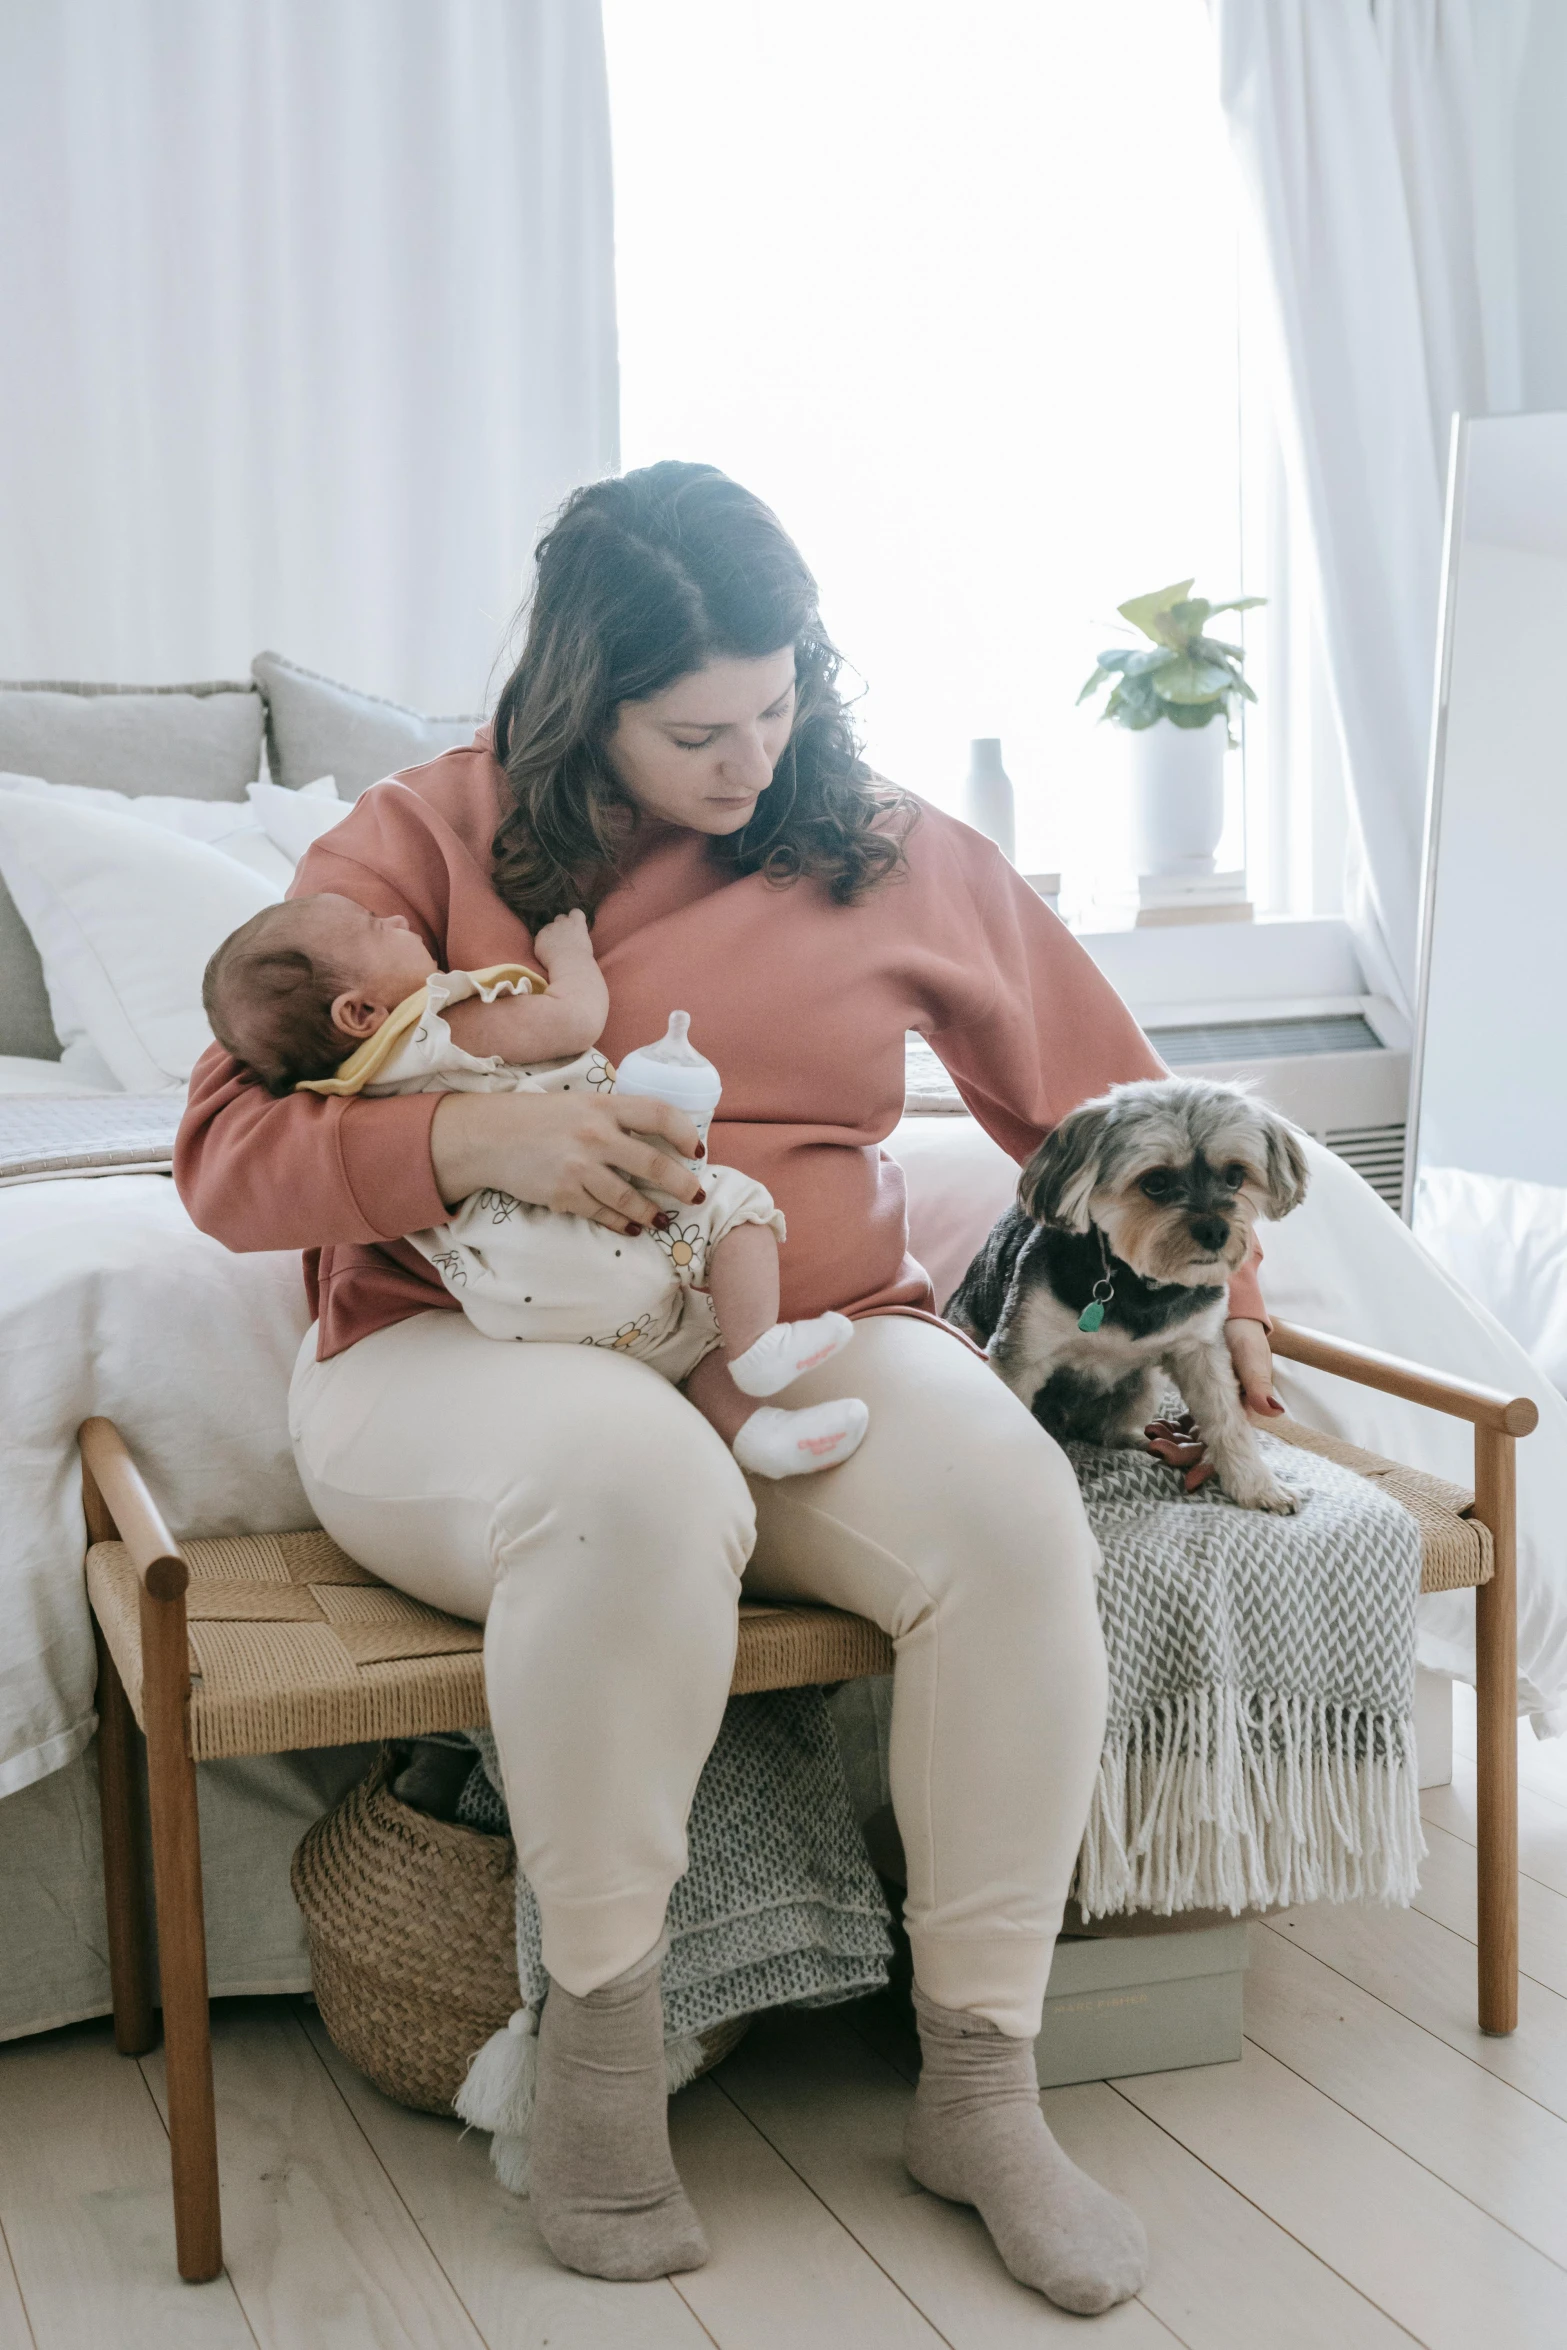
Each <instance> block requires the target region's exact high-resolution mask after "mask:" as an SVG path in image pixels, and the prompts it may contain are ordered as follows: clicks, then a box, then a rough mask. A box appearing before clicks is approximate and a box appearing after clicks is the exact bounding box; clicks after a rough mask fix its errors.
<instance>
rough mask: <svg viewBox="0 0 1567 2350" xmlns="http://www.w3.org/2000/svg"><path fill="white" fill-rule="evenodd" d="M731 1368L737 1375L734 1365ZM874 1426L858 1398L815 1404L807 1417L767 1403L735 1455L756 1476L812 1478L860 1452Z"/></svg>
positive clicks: (749, 1422) (739, 1438)
mask: <svg viewBox="0 0 1567 2350" xmlns="http://www.w3.org/2000/svg"><path fill="white" fill-rule="evenodd" d="M729 1368H730V1370H731V1371H733V1369H734V1365H733V1363H731V1364H730V1366H729ZM869 1424H870V1413H869V1412H868V1411H867V1410H866V1408H865V1406H864V1404H862V1403H861V1401H860V1399H859V1397H858V1396H857V1395H846V1396H843V1397H841V1398H840V1399H839V1400H838V1401H837V1402H835V1403H817V1404H812V1405H811V1406H810V1408H809V1410H808V1411H803V1412H784V1411H780V1410H778V1409H777V1407H776V1406H775V1405H773V1404H765V1403H764V1404H763V1405H762V1406H761V1408H760V1410H758V1411H754V1412H753V1413H752V1414H751V1417H750V1418H749V1419H748V1420H747V1421H746V1423H745V1425H744V1427H743V1428H742V1429H741V1431H740V1433H739V1435H738V1436H737V1437H736V1438H735V1440H734V1445H733V1451H734V1456H735V1459H736V1460H737V1461H738V1462H739V1463H740V1466H741V1468H742V1469H744V1470H745V1472H746V1474H747V1476H750V1477H809V1476H811V1475H813V1474H814V1473H815V1471H816V1470H818V1469H833V1468H836V1467H837V1465H838V1463H839V1462H840V1461H846V1460H847V1459H848V1457H849V1455H850V1453H852V1452H857V1451H858V1450H859V1447H860V1439H861V1438H862V1437H863V1436H864V1434H865V1431H866V1428H867V1427H868V1426H869Z"/></svg>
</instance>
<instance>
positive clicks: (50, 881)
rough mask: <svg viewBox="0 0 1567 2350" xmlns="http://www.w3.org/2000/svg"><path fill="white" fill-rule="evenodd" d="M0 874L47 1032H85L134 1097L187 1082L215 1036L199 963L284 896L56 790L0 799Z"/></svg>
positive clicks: (208, 854) (221, 859)
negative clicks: (50, 1017)
mask: <svg viewBox="0 0 1567 2350" xmlns="http://www.w3.org/2000/svg"><path fill="white" fill-rule="evenodd" d="M188 804H189V805H192V806H199V805H202V804H203V803H200V802H191V803H188ZM205 804H206V805H208V806H210V805H211V804H212V803H210V802H208V803H205ZM0 874H3V875H4V876H5V881H6V886H7V887H8V888H9V890H10V892H11V895H12V897H13V898H14V899H15V900H16V906H17V911H18V913H19V914H20V915H21V917H22V920H23V921H24V922H25V923H26V924H27V927H28V929H29V930H30V931H31V932H32V935H33V943H34V944H35V945H36V947H37V949H38V953H39V956H40V958H41V960H42V962H43V967H44V983H45V985H46V986H47V988H48V990H49V1002H50V1007H51V1009H52V1010H53V1012H54V1018H55V1026H56V1028H57V1029H59V1030H60V1032H61V1035H62V1038H63V1037H64V1035H65V1029H66V1027H67V1026H68V1025H69V1026H71V1027H72V1028H73V1029H74V1030H75V1031H76V1033H77V1034H78V1035H80V1034H82V1033H83V1032H85V1037H86V1040H87V1042H88V1043H89V1044H90V1045H91V1046H92V1047H93V1048H94V1050H95V1051H96V1052H97V1053H99V1054H101V1056H102V1058H103V1060H104V1061H105V1062H106V1063H107V1064H108V1067H109V1068H110V1070H111V1071H112V1072H113V1075H114V1078H115V1080H116V1082H117V1083H118V1084H120V1085H122V1086H124V1087H125V1089H126V1091H127V1092H130V1093H161V1092H164V1091H166V1090H169V1089H171V1088H173V1087H175V1086H179V1085H183V1084H184V1082H185V1080H186V1079H187V1078H188V1077H189V1075H190V1072H191V1069H192V1068H193V1067H194V1065H195V1063H196V1061H197V1059H198V1057H199V1056H200V1054H201V1053H202V1052H203V1051H204V1050H205V1048H206V1047H207V1045H208V1044H210V1042H211V1041H212V1032H211V1030H210V1029H209V1028H208V1026H207V1019H206V1014H205V1013H204V1012H203V1011H202V1008H201V976H202V972H203V970H204V969H205V967H206V963H207V958H208V956H209V955H210V954H211V953H212V951H213V949H214V948H215V947H216V946H218V945H220V944H221V943H222V941H223V940H224V939H225V938H227V936H228V934H229V932H230V931H231V930H237V929H238V928H239V925H240V924H241V923H242V922H248V921H249V919H250V917H251V915H252V914H259V913H260V911H261V909H262V907H263V906H271V905H276V903H277V901H278V900H279V898H280V897H281V896H282V894H283V892H282V890H281V889H280V888H279V887H278V886H277V885H276V883H275V882H273V881H270V880H267V879H265V878H264V877H263V876H262V875H261V874H259V873H253V872H249V871H247V870H246V868H245V867H244V866H243V865H242V864H240V863H238V862H237V861H236V860H235V859H234V858H232V857H229V856H225V855H224V854H223V853H222V852H221V851H220V850H219V849H216V848H214V847H212V846H210V845H209V844H208V843H207V842H205V841H200V840H191V839H189V838H182V837H181V836H180V835H179V834H177V833H173V832H169V831H166V830H164V829H163V828H162V827H161V826H159V825H157V824H153V823H148V822H145V821H140V820H138V819H136V818H134V817H132V816H129V815H124V814H121V813H120V812H119V811H118V810H115V811H113V812H111V811H109V810H106V809H103V808H99V807H94V806H84V805H82V804H81V803H80V802H73V801H68V800H66V799H64V798H63V797H62V795H61V793H60V791H59V790H58V789H56V790H53V791H51V792H49V794H48V795H47V796H40V795H38V794H35V793H30V792H21V791H0Z"/></svg>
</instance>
